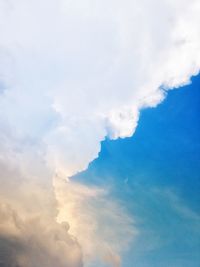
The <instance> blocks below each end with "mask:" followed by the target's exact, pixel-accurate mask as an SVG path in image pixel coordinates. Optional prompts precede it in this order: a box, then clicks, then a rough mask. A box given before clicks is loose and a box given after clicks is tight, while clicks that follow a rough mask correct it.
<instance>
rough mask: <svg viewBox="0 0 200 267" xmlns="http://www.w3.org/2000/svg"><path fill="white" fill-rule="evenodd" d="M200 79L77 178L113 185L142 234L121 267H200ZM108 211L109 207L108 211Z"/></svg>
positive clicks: (106, 146)
mask: <svg viewBox="0 0 200 267" xmlns="http://www.w3.org/2000/svg"><path fill="white" fill-rule="evenodd" d="M199 88H200V75H198V76H196V77H193V78H192V83H191V84H190V85H187V86H184V87H183V88H181V90H180V89H179V90H174V91H171V92H169V94H168V96H167V98H166V100H165V101H164V102H163V103H162V104H161V105H159V106H158V107H157V108H156V109H155V108H153V109H147V110H144V111H143V112H142V114H141V118H140V124H139V126H138V128H137V130H136V133H135V135H134V136H133V137H131V138H127V139H120V140H116V141H110V140H106V141H104V142H102V149H101V153H100V155H99V157H98V159H97V160H95V161H93V162H92V163H91V164H90V166H89V168H88V170H87V171H85V172H82V173H80V174H78V175H76V176H75V177H74V179H76V180H77V181H81V182H84V181H87V183H88V184H95V185H96V184H98V185H102V184H103V185H105V184H112V192H111V194H112V195H115V197H117V198H118V199H120V200H121V201H122V202H123V205H125V206H126V207H127V208H128V210H129V212H130V213H131V214H132V216H133V217H134V218H135V223H136V225H137V229H138V230H139V234H138V237H137V238H136V241H135V242H133V244H132V245H131V246H130V247H129V250H128V252H126V253H125V254H124V256H123V260H124V263H123V265H122V266H127V267H131V266H139V267H146V266H162V267H165V266H176V267H178V266H180V267H181V266H182V267H184V266H191V267H193V266H194V267H195V266H199V264H200V254H199V250H200V228H199V227H200V217H199V212H200V205H199V203H200V196H199V190H200V167H199V165H200V164H199V161H200V140H199V136H200V122H199V116H198V114H199V111H200V110H199V108H200V91H199ZM105 208H106V207H105Z"/></svg>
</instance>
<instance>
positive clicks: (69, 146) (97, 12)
mask: <svg viewBox="0 0 200 267" xmlns="http://www.w3.org/2000/svg"><path fill="white" fill-rule="evenodd" d="M199 11H200V3H199V1H198V0H191V1H187V0H182V1H180V0H176V1H172V0H164V1H162V2H161V1H159V0H151V1H147V0H141V1H140V2H138V1H136V0H134V1H130V0H125V1H123V3H122V2H121V1H113V0H109V1H105V0H103V1H96V0H95V1H91V0H85V1H80V0H75V1H71V0H48V1H47V0H43V1H39V0H34V1H33V0H30V1H25V0H17V1H16V0H15V1H14V0H9V1H5V0H0V35H1V39H0V87H1V88H0V110H1V112H0V129H1V133H0V134H1V142H0V145H1V148H2V149H1V155H0V159H1V165H2V167H1V168H3V169H1V170H4V171H5V172H4V171H3V175H2V177H1V180H2V185H3V186H2V190H1V191H2V194H3V198H2V202H3V203H4V201H5V200H9V202H10V201H11V202H12V203H11V204H10V205H11V209H13V210H16V209H17V210H20V212H21V213H22V214H26V216H25V217H27V216H28V215H27V210H28V209H31V212H33V214H34V216H36V215H37V216H38V215H41V214H43V212H44V211H45V214H46V212H47V211H48V213H50V214H48V216H50V217H51V218H52V220H54V221H55V217H56V216H58V217H59V216H61V214H64V211H65V205H69V204H63V203H62V201H66V203H67V201H68V200H67V198H66V197H63V196H64V193H63V190H64V188H65V190H66V195H67V196H68V197H69V198H70V199H71V200H73V201H75V202H76V201H78V202H76V204H75V206H78V210H80V207H79V205H80V203H81V202H80V196H81V201H82V202H83V203H84V202H85V201H86V200H87V199H88V195H87V194H85V193H84V194H83V191H84V192H85V190H86V189H85V188H84V186H83V185H78V184H74V183H71V182H70V183H71V184H70V185H68V186H69V188H70V190H72V191H71V192H73V194H72V193H69V192H70V191H69V189H68V188H66V184H64V182H63V184H62V186H63V189H62V190H61V188H60V187H59V188H57V187H56V186H55V184H54V187H53V185H52V183H53V179H54V178H55V176H56V175H57V176H58V177H62V178H69V177H70V176H72V175H74V174H76V173H78V172H80V171H83V170H85V169H86V168H87V167H88V164H89V163H90V162H91V161H92V160H94V159H95V158H96V157H98V153H99V151H100V147H101V145H100V144H101V141H102V140H104V139H105V138H106V137H108V138H111V139H116V138H120V137H121V138H124V137H128V136H132V135H133V133H134V131H135V129H136V127H137V124H138V120H139V114H140V110H141V109H143V108H146V107H156V106H157V105H158V104H159V103H160V102H162V101H163V99H164V98H165V96H166V92H167V90H169V89H171V88H174V87H177V88H178V87H180V86H182V85H184V84H186V83H188V82H190V78H191V76H192V75H196V74H197V73H198V72H199V68H200V55H199V50H200V37H199V36H200V29H199V24H200V21H199V20H200V19H199ZM7 169H8V171H6V170H7ZM16 172H17V173H16ZM18 172H19V173H18ZM53 177H54V178H53ZM54 182H55V181H54ZM19 185H20V186H19ZM75 188H77V189H75ZM77 190H78V191H77ZM79 190H80V191H79ZM88 190H89V191H87V190H86V191H87V192H90V191H91V192H93V190H94V192H96V189H91V188H90V189H88ZM13 192H14V196H13ZM30 192H31V194H30ZM92 194H93V193H92ZM95 194H96V193H95ZM55 196H56V199H55ZM72 196H73V198H72ZM97 196H98V197H97ZM97 196H96V195H95V196H90V199H93V198H94V199H95V201H96V202H95V203H96V204H95V205H97V206H98V208H99V207H100V203H101V205H104V204H105V203H106V200H105V199H107V196H105V195H104V197H102V195H101V194H99V193H97ZM60 199H62V201H60ZM85 199H86V200H85ZM96 199H99V200H98V201H97V200H96ZM56 201H57V203H56ZM113 201H114V200H112V201H111V203H113ZM14 202H15V205H14V204H13V203H14ZM24 202H26V203H24ZM25 204H26V205H25ZM13 205H14V207H13ZM16 205H17V207H16ZM87 205H88V206H87V208H88V212H89V213H88V216H89V218H92V217H94V218H96V219H95V220H96V221H99V220H100V218H98V216H97V213H98V211H95V212H94V209H95V208H94V207H96V206H94V207H93V206H91V204H87ZM110 205H111V206H112V205H114V204H110ZM118 206H120V205H118V204H117V207H116V206H115V207H114V209H113V210H114V212H115V213H114V214H113V213H111V217H110V218H111V219H112V221H114V219H115V216H116V220H117V219H118V215H117V214H118V210H120V207H118ZM38 207H40V208H39V209H38ZM63 209H64V210H63ZM91 209H92V212H91ZM108 210H112V208H111V207H110V206H109V207H108ZM105 212H106V211H105ZM105 214H106V213H105ZM123 214H124V217H125V218H126V216H128V215H127V214H126V211H123ZM82 215H83V214H82ZM82 215H81V216H82ZM68 216H69V217H70V215H68V214H66V215H65V219H66V220H67V221H68V220H69V218H68ZM96 216H97V217H96ZM60 218H61V217H60ZM20 220H21V221H22V222H23V221H24V220H25V221H26V220H27V219H26V218H24V219H20ZM86 221H87V220H86ZM96 221H95V222H96ZM128 221H129V220H128ZM60 222H61V219H60ZM125 222H127V220H125ZM52 223H53V222H52ZM55 223H56V222H55ZM73 223H74V222H73ZM73 223H72V224H73ZM128 224H129V223H128ZM36 225H37V223H36ZM56 225H57V224H56ZM40 227H41V225H40V224H39V225H38V228H37V230H38V231H40V230H41V229H40ZM60 227H61V226H60ZM70 227H71V229H73V227H74V226H73V225H70ZM80 227H81V226H80ZM123 227H124V228H125V225H123ZM25 228H26V227H25ZM120 231H121V230H119V229H118V230H117V233H118V232H119V236H120V235H121V232H120ZM83 233H84V231H82V232H81V231H80V230H79V232H77V235H79V236H77V239H78V240H81V239H82V240H83V239H84V240H85V238H83V236H84V235H83ZM113 233H116V232H115V231H114V232H113ZM117 233H116V234H115V235H117ZM23 234H24V233H23ZM67 236H68V234H67ZM95 236H96V237H95V238H97V237H98V238H100V237H101V235H99V234H95ZM124 236H126V235H124ZM35 238H36V239H37V235H36V237H35ZM38 238H39V237H38ZM49 238H50V237H49ZM98 238H97V239H98ZM103 240H104V239H101V242H104V241H103ZM37 242H40V241H39V240H38V239H37ZM49 242H51V239H50V240H49ZM84 242H85V241H84ZM106 242H107V243H109V241H108V240H106ZM122 244H123V242H122ZM81 246H82V247H83V248H82V249H83V250H84V245H83V242H82V245H81ZM122 246H123V245H122ZM85 247H86V246H85ZM112 250H116V254H117V253H118V252H119V251H120V250H121V249H120V248H113V249H112ZM86 251H87V250H86ZM83 253H84V252H83ZM85 253H86V252H85ZM110 253H111V254H112V253H113V252H110ZM86 254H87V253H86ZM111 254H109V253H108V254H107V255H108V256H107V257H105V258H107V261H110V260H109V259H110V256H109V255H111ZM67 255H68V254H67ZM116 257H118V256H116ZM116 261H117V262H119V261H118V260H116ZM61 266H62V265H61Z"/></svg>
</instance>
